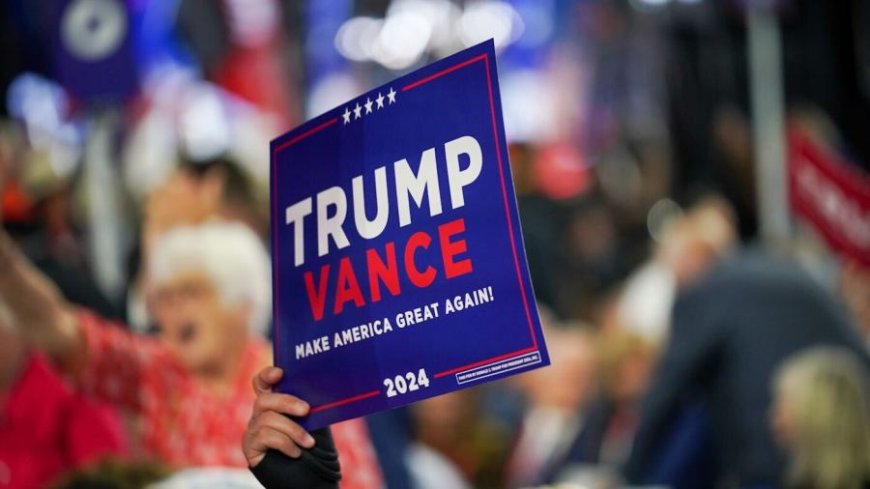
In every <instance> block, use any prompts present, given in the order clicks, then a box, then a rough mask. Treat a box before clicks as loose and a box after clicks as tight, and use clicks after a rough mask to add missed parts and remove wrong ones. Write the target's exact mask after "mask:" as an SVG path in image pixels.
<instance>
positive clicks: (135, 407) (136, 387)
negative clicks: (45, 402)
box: [79, 311, 383, 489]
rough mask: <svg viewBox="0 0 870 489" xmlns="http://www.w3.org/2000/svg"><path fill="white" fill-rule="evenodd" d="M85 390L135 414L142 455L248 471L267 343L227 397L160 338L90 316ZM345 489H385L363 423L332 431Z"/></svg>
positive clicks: (251, 354)
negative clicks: (248, 439)
mask: <svg viewBox="0 0 870 489" xmlns="http://www.w3.org/2000/svg"><path fill="white" fill-rule="evenodd" d="M79 318H80V324H81V325H82V331H83V333H84V337H85V342H86V344H87V349H88V356H87V364H86V366H85V368H84V371H83V373H82V376H81V385H82V388H83V389H84V390H85V391H87V392H89V393H91V394H93V395H95V396H96V397H98V398H100V399H105V400H107V401H108V402H110V403H112V404H115V405H116V406H119V407H121V408H123V409H124V410H126V411H129V412H131V413H133V414H135V417H134V430H135V435H136V436H137V437H138V440H136V441H138V445H139V447H141V451H142V452H143V453H142V455H145V456H150V457H154V458H156V459H157V460H160V461H162V462H164V463H167V464H170V465H172V466H175V467H202V466H230V467H246V466H247V461H246V460H245V457H244V454H243V453H242V449H241V446H242V437H243V435H244V432H245V428H246V427H247V424H248V420H249V419H250V417H251V412H252V408H253V403H254V393H253V390H252V389H251V378H253V377H254V375H256V373H257V372H258V371H259V370H260V369H261V368H263V367H264V366H266V365H268V364H269V363H270V358H271V348H270V347H269V345H268V343H266V342H264V341H262V340H259V339H256V338H252V339H251V341H250V342H249V343H248V345H247V346H246V347H245V351H244V354H243V358H242V362H241V365H240V368H239V371H238V375H237V376H236V379H235V380H234V381H233V383H232V386H233V387H232V389H231V390H230V391H229V392H223V393H216V392H214V391H213V390H212V389H209V388H208V387H207V386H205V385H203V384H202V383H200V382H198V381H197V379H196V378H195V377H194V376H193V374H191V373H190V371H188V370H187V369H186V368H184V366H183V365H181V363H180V362H178V361H177V360H176V358H175V357H174V356H173V355H172V353H171V352H170V350H169V349H168V348H167V347H166V346H165V345H164V344H163V343H162V342H161V341H160V340H158V339H156V338H150V337H146V336H141V335H134V334H131V333H129V332H128V331H126V330H125V329H124V328H122V327H118V326H115V325H112V324H108V323H107V322H106V321H105V320H103V319H101V318H99V317H97V316H95V315H93V314H91V313H88V312H85V311H83V312H81V313H80V314H79ZM332 428H333V436H334V438H335V443H336V447H337V449H338V452H339V459H340V462H341V465H342V473H343V475H344V480H343V481H342V488H343V489H379V488H381V487H382V486H383V484H382V482H381V474H380V470H379V468H378V465H377V459H376V457H375V455H374V451H373V449H372V447H371V442H370V440H369V437H368V432H367V431H366V426H365V423H363V422H362V421H361V420H352V421H348V422H345V423H340V424H337V425H334V426H333V427H332Z"/></svg>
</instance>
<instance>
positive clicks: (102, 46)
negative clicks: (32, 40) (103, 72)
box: [60, 0, 127, 62]
mask: <svg viewBox="0 0 870 489" xmlns="http://www.w3.org/2000/svg"><path fill="white" fill-rule="evenodd" d="M126 34H127V11H126V9H125V8H124V6H123V5H122V4H121V2H119V1H118V0H72V1H71V2H70V3H69V5H67V8H66V10H65V11H64V13H63V17H62V19H61V26H60V37H61V41H62V42H63V45H64V47H66V49H67V50H69V52H70V53H71V54H72V55H73V56H75V57H77V58H79V59H81V60H83V61H90V62H96V61H101V60H103V59H105V58H107V57H109V56H111V55H112V54H114V53H115V52H116V51H118V48H120V47H121V44H122V43H123V42H124V37H125V36H126Z"/></svg>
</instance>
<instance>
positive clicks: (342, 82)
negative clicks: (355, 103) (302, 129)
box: [305, 72, 360, 118]
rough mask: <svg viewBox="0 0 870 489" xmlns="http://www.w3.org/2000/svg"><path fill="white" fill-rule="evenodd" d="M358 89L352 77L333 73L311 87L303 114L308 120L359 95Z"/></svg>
mask: <svg viewBox="0 0 870 489" xmlns="http://www.w3.org/2000/svg"><path fill="white" fill-rule="evenodd" d="M359 93H360V87H359V86H357V83H356V81H355V80H354V77H353V76H351V75H349V74H347V73H341V72H339V73H334V74H332V75H329V76H326V77H325V78H323V79H321V80H320V81H318V82H317V83H316V84H315V85H314V86H313V87H311V93H310V94H309V96H308V103H307V105H306V107H305V112H306V115H307V117H308V118H311V117H314V116H316V115H318V114H322V113H324V112H326V111H327V110H329V109H331V108H333V107H335V106H336V105H338V104H341V103H343V102H345V101H347V100H350V99H352V98H353V97H355V96H357V95H359Z"/></svg>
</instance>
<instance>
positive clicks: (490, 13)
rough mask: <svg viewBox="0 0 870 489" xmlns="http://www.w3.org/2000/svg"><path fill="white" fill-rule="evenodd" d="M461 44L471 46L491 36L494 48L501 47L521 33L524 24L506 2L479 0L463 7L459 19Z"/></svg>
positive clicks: (517, 37)
mask: <svg viewBox="0 0 870 489" xmlns="http://www.w3.org/2000/svg"><path fill="white" fill-rule="evenodd" d="M459 26H460V36H461V38H462V42H463V44H465V45H466V46H472V45H474V44H477V43H480V42H483V41H485V40H487V39H490V38H492V39H493V40H494V41H495V47H496V49H503V48H505V47H506V46H508V45H509V44H511V43H513V42H514V41H516V40H517V39H519V38H520V36H521V35H522V34H523V30H524V29H525V25H524V24H523V19H522V18H521V17H520V15H519V14H518V13H517V11H516V10H515V9H514V8H513V7H512V6H511V5H510V4H508V3H505V2H498V1H479V2H474V3H471V4H469V5H468V6H466V7H465V12H463V14H462V17H461V18H460V20H459Z"/></svg>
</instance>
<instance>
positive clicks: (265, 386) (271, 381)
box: [251, 367, 284, 395]
mask: <svg viewBox="0 0 870 489" xmlns="http://www.w3.org/2000/svg"><path fill="white" fill-rule="evenodd" d="M283 376H284V371H283V370H281V369H280V368H278V367H266V368H264V369H263V370H260V372H258V373H257V375H255V376H254V378H253V379H252V380H251V385H252V386H253V387H254V393H255V394H257V395H259V394H263V393H266V392H272V386H273V385H275V384H277V383H278V382H279V381H280V380H281V377H283Z"/></svg>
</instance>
